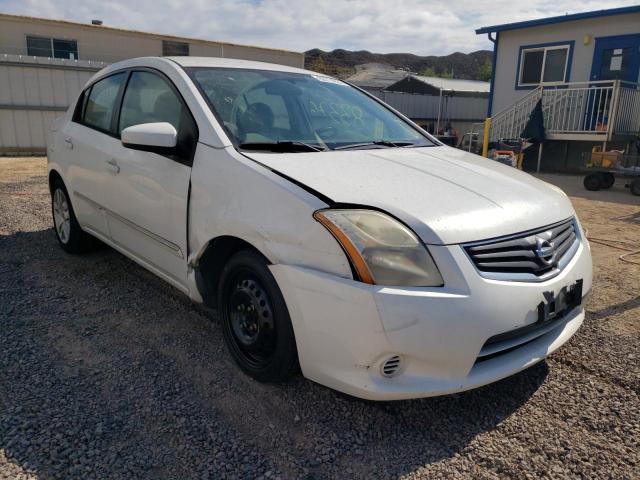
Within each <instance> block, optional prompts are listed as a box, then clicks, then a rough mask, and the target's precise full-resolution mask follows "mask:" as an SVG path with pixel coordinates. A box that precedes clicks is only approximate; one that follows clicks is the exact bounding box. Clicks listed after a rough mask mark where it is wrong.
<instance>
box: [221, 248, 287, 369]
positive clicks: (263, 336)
mask: <svg viewBox="0 0 640 480" xmlns="http://www.w3.org/2000/svg"><path fill="white" fill-rule="evenodd" d="M218 305H219V309H220V316H221V321H222V329H223V333H224V340H225V343H226V345H227V347H228V349H229V351H230V352H231V355H232V356H233V358H234V360H235V361H236V363H237V364H238V365H239V366H240V368H241V369H242V370H243V371H244V372H245V373H246V374H247V375H249V376H251V377H253V378H255V379H256V380H258V381H260V382H283V381H285V380H287V379H289V378H290V377H291V376H292V375H293V374H294V373H295V372H296V371H297V370H298V352H297V349H296V342H295V337H294V333H293V327H292V325H291V319H290V317H289V311H288V310H287V306H286V304H285V301H284V297H283V296H282V293H281V292H280V289H279V288H278V284H277V283H276V280H275V278H273V275H272V274H271V272H270V271H269V268H268V266H267V262H266V260H265V259H264V258H263V257H262V256H261V255H260V254H259V253H257V252H253V251H250V250H243V251H240V252H238V253H236V254H235V255H234V256H233V257H231V259H230V260H229V261H228V262H227V264H226V265H225V267H224V269H223V271H222V275H221V277H220V284H219V289H218Z"/></svg>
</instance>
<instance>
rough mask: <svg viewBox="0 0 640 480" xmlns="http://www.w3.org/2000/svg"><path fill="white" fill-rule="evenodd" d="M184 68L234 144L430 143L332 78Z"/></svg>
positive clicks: (292, 147)
mask: <svg viewBox="0 0 640 480" xmlns="http://www.w3.org/2000/svg"><path fill="white" fill-rule="evenodd" d="M187 72H188V73H189V75H190V76H191V78H192V79H193V80H194V82H195V83H196V85H197V86H198V87H199V88H200V90H201V91H202V93H203V94H204V95H205V96H206V98H207V100H208V101H209V105H210V106H211V108H212V110H213V112H214V114H215V115H216V117H217V118H218V120H219V121H220V122H221V123H222V124H223V125H224V128H225V130H226V131H227V133H228V135H229V137H230V138H231V140H232V141H233V143H234V144H235V145H236V146H237V147H239V148H245V149H252V150H266V151H320V150H334V149H349V148H354V149H357V148H388V147H396V146H398V147H400V146H403V147H422V146H433V145H434V143H433V142H432V141H431V140H429V138H428V137H426V136H425V135H424V134H423V133H421V132H420V131H419V130H417V129H416V128H414V127H413V126H411V125H410V124H408V123H407V122H405V121H404V120H402V119H401V118H400V117H398V116H397V115H395V114H394V113H393V112H391V111H390V110H388V109H387V108H385V107H384V106H382V105H380V104H379V103H378V102H376V101H375V100H373V99H371V98H369V97H368V96H367V95H365V94H363V93H362V92H360V91H358V90H357V89H355V88H353V87H351V86H350V85H347V84H346V83H343V82H341V81H339V80H336V79H333V78H331V77H327V76H324V75H313V74H299V73H288V72H276V71H267V70H248V69H233V68H188V69H187ZM274 147H277V148H274Z"/></svg>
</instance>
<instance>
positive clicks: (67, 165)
mask: <svg viewBox="0 0 640 480" xmlns="http://www.w3.org/2000/svg"><path fill="white" fill-rule="evenodd" d="M48 159H49V183H50V189H51V194H52V195H51V196H52V206H53V219H54V224H55V232H56V234H57V238H58V242H59V244H60V245H61V247H62V248H63V249H64V250H66V251H67V252H69V253H79V252H84V251H88V250H90V249H92V248H94V247H95V246H96V244H97V243H99V242H97V241H96V239H99V240H101V241H102V242H104V243H106V244H108V245H110V246H112V247H113V248H115V249H116V250H118V251H120V252H122V253H123V254H124V255H126V256H128V257H130V258H131V259H133V260H134V261H136V262H138V263H139V264H140V265H142V266H143V267H145V268H147V269H148V270H150V271H151V272H153V273H155V274H156V275H158V276H159V277H161V278H163V279H164V280H166V281H167V282H169V283H170V284H172V285H173V286H175V287H176V288H178V289H179V290H181V291H182V292H184V293H185V294H186V295H188V296H189V297H190V298H191V299H193V300H194V301H196V302H204V303H206V304H208V305H212V306H215V307H217V309H218V311H219V316H220V321H221V325H222V328H223V331H224V336H225V341H226V343H227V346H228V347H229V351H230V352H231V354H232V356H233V357H234V359H235V360H236V361H237V363H238V365H239V366H240V367H241V368H242V370H243V371H244V372H246V373H247V374H248V375H251V376H252V377H254V378H256V379H258V380H260V381H274V382H278V381H282V380H284V379H286V378H287V377H289V376H290V375H292V374H294V373H295V372H296V371H297V370H298V369H300V370H301V371H302V374H303V375H304V376H305V377H307V378H309V379H311V380H314V381H316V382H318V383H321V384H324V385H327V386H329V387H332V388H335V389H337V390H341V391H343V392H346V393H349V394H351V395H355V396H358V397H363V398H368V399H376V400H384V399H402V398H414V397H423V396H431V395H440V394H446V393H451V392H458V391H462V390H466V389H470V388H474V387H478V386H480V385H484V384H487V383H490V382H493V381H496V380H498V379H501V378H504V377H506V376H508V375H511V374H513V373H515V372H518V371H520V370H522V369H524V368H527V367H528V366H530V365H533V364H534V363H536V362H538V361H540V360H542V359H544V358H545V357H546V356H547V355H549V354H550V353H551V352H553V351H554V350H556V349H557V348H558V347H560V346H561V345H562V344H564V343H565V342H566V341H567V340H568V339H569V338H570V337H571V336H572V335H573V334H574V333H575V332H576V330H577V329H578V328H579V327H580V325H581V323H582V321H583V318H584V308H583V298H584V297H585V295H586V294H587V293H588V292H589V290H590V288H591V255H590V250H589V245H588V243H587V241H586V239H585V237H584V232H583V231H582V228H581V227H580V223H579V221H578V219H577V217H576V214H575V212H574V210H573V208H572V206H571V203H570V202H569V199H568V198H567V197H566V195H564V193H563V192H562V191H560V190H559V189H557V188H555V187H552V186H550V185H548V184H546V183H544V182H542V181H540V180H537V179H535V178H533V177H531V176H529V175H527V174H526V173H523V172H521V171H518V170H516V169H513V168H509V167H506V166H503V165H500V164H497V163H496V162H492V161H489V160H487V159H484V158H481V157H478V156H475V155H471V154H469V153H466V152H463V151H460V150H456V149H453V148H450V147H447V146H444V145H442V144H440V143H439V142H438V141H437V140H436V139H434V138H433V137H431V136H429V135H428V134H427V133H425V132H424V131H423V130H422V129H420V128H419V127H418V126H416V125H415V124H414V123H412V122H411V121H410V120H408V119H407V118H405V117H403V116H402V115H400V114H399V113H397V112H395V111H394V110H393V109H391V108H390V107H388V106H387V105H385V104H384V103H382V102H380V101H379V100H377V99H375V98H373V97H371V96H369V95H368V94H366V93H365V92H363V91H361V90H359V89H357V88H355V87H353V86H350V85H348V84H346V83H343V82H341V81H339V80H336V79H334V78H331V77H328V76H325V75H320V74H317V73H314V72H310V71H306V70H301V69H296V68H290V67H284V66H280V65H271V64H265V63H257V62H248V61H240V60H232V59H216V58H194V57H176V58H139V59H132V60H127V61H124V62H120V63H116V64H113V65H111V66H109V67H108V68H106V69H104V70H102V71H100V72H99V73H97V74H96V75H95V76H94V77H93V78H92V79H91V80H90V81H89V82H88V83H87V85H86V86H85V88H84V89H83V90H82V92H81V93H80V95H79V97H78V99H77V101H76V102H75V103H74V104H73V105H72V106H71V107H70V108H69V111H68V112H67V113H66V115H65V116H64V117H63V118H61V119H58V121H56V122H55V124H54V126H53V128H52V132H51V136H50V139H49V144H48Z"/></svg>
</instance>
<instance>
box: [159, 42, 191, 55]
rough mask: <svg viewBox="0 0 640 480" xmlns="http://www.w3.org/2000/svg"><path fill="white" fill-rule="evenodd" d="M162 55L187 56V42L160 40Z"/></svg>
mask: <svg viewBox="0 0 640 480" xmlns="http://www.w3.org/2000/svg"><path fill="white" fill-rule="evenodd" d="M162 56H164V57H188V56H189V44H188V43H182V42H169V41H167V40H163V41H162Z"/></svg>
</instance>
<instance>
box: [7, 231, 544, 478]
mask: <svg viewBox="0 0 640 480" xmlns="http://www.w3.org/2000/svg"><path fill="white" fill-rule="evenodd" d="M0 278H2V282H1V283H0V326H1V328H0V345H2V348H1V349H0V463H1V462H3V460H2V455H4V457H6V459H7V460H6V461H8V462H9V463H10V464H11V465H12V466H13V467H12V468H15V469H16V472H25V471H26V472H32V473H33V474H34V475H36V476H39V477H42V478H96V477H97V478H121V477H129V478H130V477H134V478H168V477H171V478H192V477H199V478H206V476H207V475H210V476H211V477H213V478H219V477H236V478H253V477H258V476H260V475H265V474H266V472H268V471H272V472H274V473H276V472H279V474H280V476H281V477H284V478H303V477H304V478H345V477H349V478H372V477H381V476H400V475H405V474H409V473H411V472H414V471H416V470H417V469H419V468H421V467H424V466H428V465H429V464H432V463H434V462H439V461H441V460H444V459H450V458H453V457H455V456H456V455H458V454H460V453H462V452H463V451H464V450H465V448H466V447H467V446H468V445H469V444H470V442H472V441H473V440H474V439H475V438H476V437H477V436H478V435H480V434H482V433H484V432H490V431H492V430H494V429H496V428H497V427H498V426H499V425H500V424H501V423H502V422H503V421H505V419H507V418H509V417H510V416H511V415H513V414H514V413H515V412H516V411H517V410H518V409H520V408H521V407H522V406H523V405H524V404H525V403H526V402H527V400H528V399H529V398H531V396H532V395H534V394H535V392H536V391H537V390H538V389H539V388H540V386H541V385H542V383H543V382H544V380H545V378H546V376H547V374H548V366H547V364H546V363H545V362H542V363H539V364H537V365H535V366H534V367H532V368H529V369H527V370H525V371H523V372H521V373H519V374H516V375H514V376H512V377H510V378H507V379H505V380H502V381H500V382H497V383H495V384H492V385H489V386H485V387H482V388H479V389H476V390H473V391H469V392H464V393H460V394H455V395H448V396H443V397H435V398H426V399H419V400H410V401H397V402H369V401H363V400H359V399H355V398H353V397H349V396H346V395H343V394H340V393H337V392H335V391H332V390H330V389H328V388H325V387H322V386H320V385H317V384H314V383H312V382H310V381H307V380H305V379H303V378H302V377H301V376H298V377H296V378H294V379H293V380H292V381H291V382H290V383H289V384H286V385H264V384H259V383H257V382H254V381H252V380H251V379H249V378H247V377H246V376H245V375H244V374H242V373H241V371H240V370H239V369H238V368H237V367H236V366H235V364H233V362H232V361H231V360H230V357H229V355H228V354H227V352H226V350H225V348H224V346H223V341H222V334H221V331H220V327H219V325H218V323H217V322H216V320H215V312H211V311H209V310H207V309H205V308H203V307H200V306H196V305H194V304H192V303H191V302H190V301H189V299H188V298H187V297H186V296H184V295H183V294H181V293H180V292H178V291H177V290H175V289H174V288H172V287H170V286H168V285H167V284H165V283H164V282H163V281H162V280H160V279H158V278H156V277H155V276H153V275H152V274H150V273H148V272H147V271H145V270H144V269H143V268H142V267H140V266H138V265H136V264H135V263H134V262H132V261H130V260H128V259H126V258H125V257H123V256H122V255H120V254H118V253H117V252H115V251H113V250H112V249H110V248H107V247H105V248H103V249H102V250H100V251H98V252H95V253H91V254H87V255H83V256H73V255H67V254H65V253H64V252H62V250H61V249H60V248H59V247H58V246H57V245H56V244H55V239H54V234H53V231H52V230H51V229H47V230H41V231H35V232H20V233H16V234H13V235H5V236H0ZM212 318H213V321H212ZM16 476H17V473H16Z"/></svg>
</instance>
